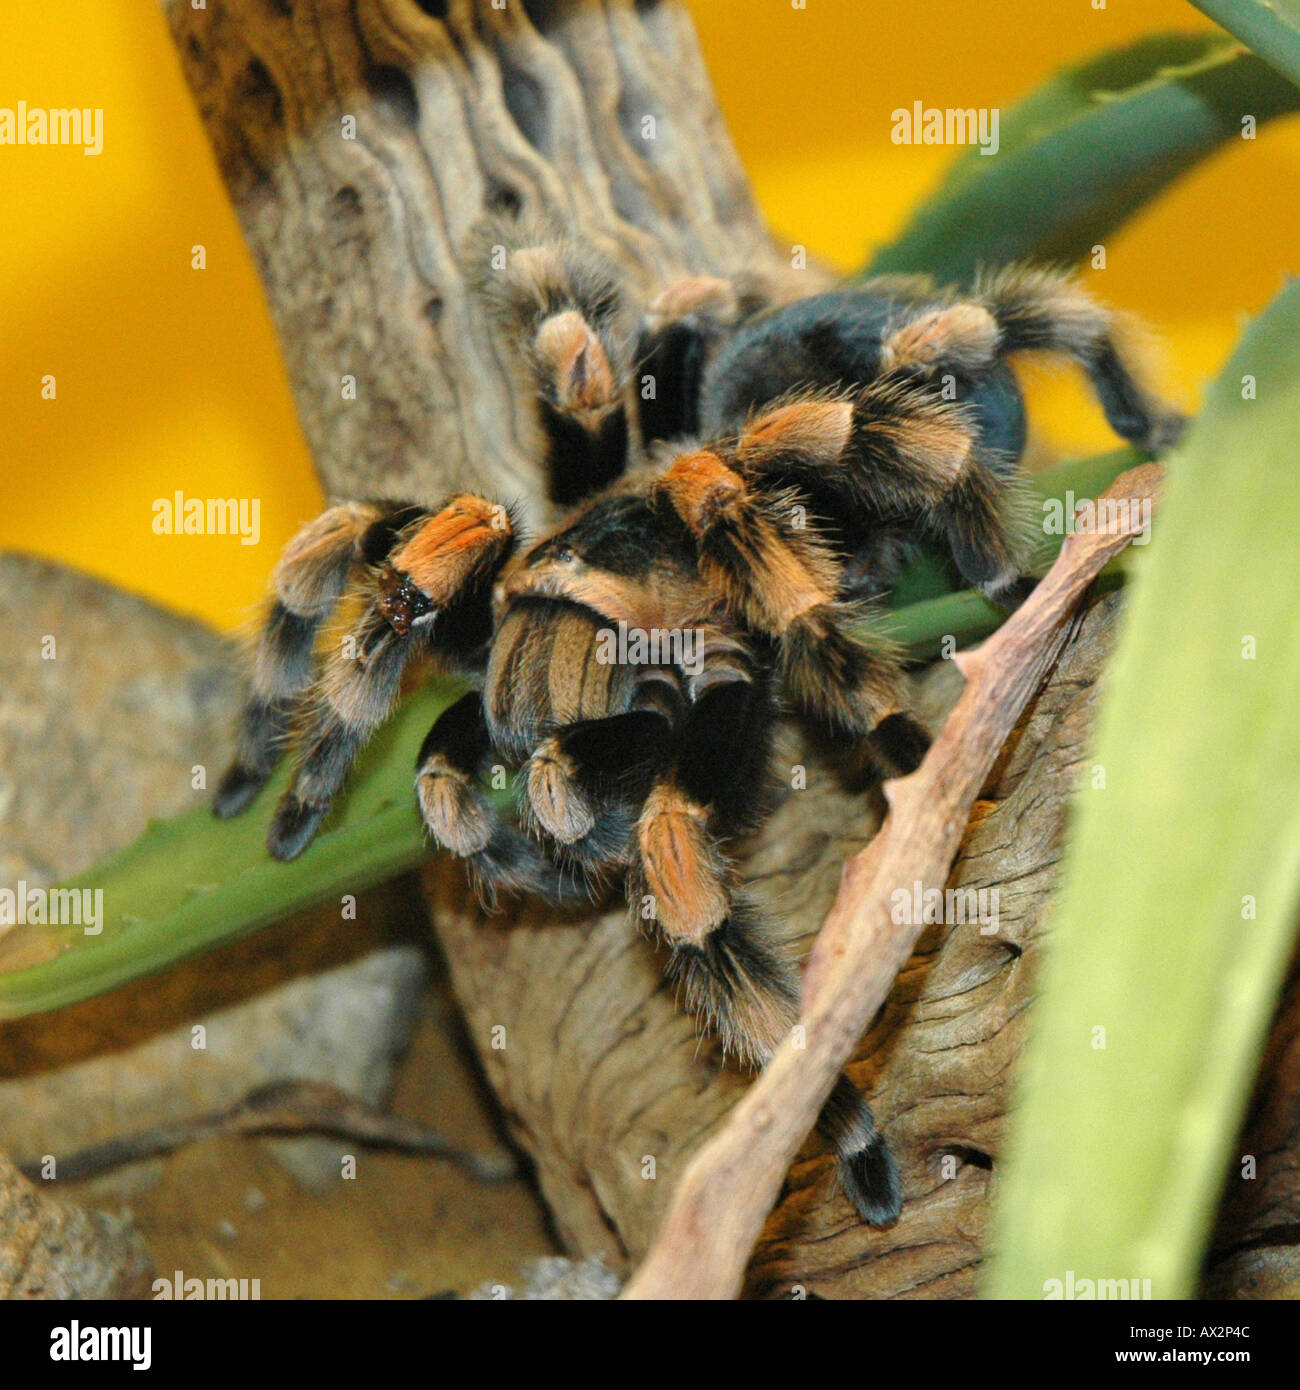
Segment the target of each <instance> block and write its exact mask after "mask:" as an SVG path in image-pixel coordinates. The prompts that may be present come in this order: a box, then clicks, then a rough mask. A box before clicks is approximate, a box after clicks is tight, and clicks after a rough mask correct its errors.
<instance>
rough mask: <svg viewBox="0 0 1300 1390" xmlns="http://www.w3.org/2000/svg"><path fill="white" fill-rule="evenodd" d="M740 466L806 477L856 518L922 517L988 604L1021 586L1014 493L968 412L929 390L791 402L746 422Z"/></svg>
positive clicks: (885, 387) (890, 388)
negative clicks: (828, 491)
mask: <svg viewBox="0 0 1300 1390" xmlns="http://www.w3.org/2000/svg"><path fill="white" fill-rule="evenodd" d="M735 461H736V463H737V464H738V465H739V466H740V467H741V469H742V470H743V471H745V472H747V473H749V474H750V475H751V476H753V477H755V478H756V479H761V478H762V477H763V476H764V475H765V474H768V473H771V472H773V471H776V472H779V473H780V475H782V476H784V477H789V478H793V479H794V480H795V481H796V482H797V481H798V480H799V478H800V476H801V475H803V476H806V477H808V479H809V481H810V482H814V481H815V482H816V483H817V484H818V485H819V486H820V487H830V488H831V489H833V490H834V491H835V492H836V493H837V494H838V495H839V497H840V498H841V500H842V502H843V505H844V506H845V507H846V508H847V509H849V510H850V511H851V512H854V513H859V514H861V513H865V514H869V515H875V516H881V515H883V516H891V515H892V516H897V515H914V516H919V517H920V518H921V519H922V521H923V522H924V523H925V524H926V525H928V526H929V527H931V528H933V529H934V530H936V531H937V532H938V534H939V535H941V536H942V537H943V538H944V539H945V540H946V541H947V543H948V545H949V547H950V548H951V550H952V553H953V558H954V560H955V561H956V562H957V567H958V569H960V570H961V572H962V574H963V575H964V576H965V577H966V579H967V580H969V581H970V583H972V584H975V585H977V586H978V587H979V588H980V589H982V590H983V591H984V593H985V594H987V595H988V596H989V597H990V598H993V599H995V600H999V601H1001V600H1003V599H1004V598H1005V597H1006V596H1008V595H1009V594H1011V593H1013V592H1014V591H1015V588H1016V586H1017V585H1018V583H1019V582H1020V580H1021V577H1022V572H1023V569H1022V564H1023V562H1022V556H1021V551H1022V549H1023V542H1022V539H1021V533H1022V531H1023V530H1024V526H1023V524H1022V522H1021V521H1020V520H1019V518H1018V515H1017V513H1018V511H1019V504H1018V496H1019V493H1018V491H1017V488H1016V486H1015V484H1013V483H1008V482H1005V481H1001V480H999V478H998V477H997V475H996V474H995V473H994V471H993V469H992V468H991V467H990V466H989V463H988V461H987V460H986V459H985V458H984V457H983V456H982V455H981V452H980V446H979V438H978V432H977V428H976V423H975V419H974V417H973V415H972V414H971V412H970V411H969V410H968V409H966V408H965V407H963V406H960V405H955V404H953V403H951V402H949V401H945V400H944V399H943V398H942V397H941V396H939V395H938V394H937V393H936V392H935V391H934V390H933V389H931V388H929V387H926V386H924V385H919V384H915V383H907V382H903V381H897V380H896V381H883V382H873V383H871V384H870V385H868V386H866V387H863V388H862V389H861V390H859V391H856V392H854V393H852V394H850V395H844V396H839V397H825V396H821V397H817V396H813V397H808V398H806V399H804V400H796V401H790V402H787V403H786V404H784V405H780V406H777V407H776V408H775V409H773V410H770V411H765V412H764V413H763V414H762V415H759V416H757V417H756V418H755V419H754V420H752V421H751V422H750V424H749V425H748V426H747V427H746V429H745V430H744V431H743V432H742V433H741V435H740V438H739V440H738V441H737V444H736V449H735ZM784 510H785V511H787V512H788V511H790V510H791V509H790V507H789V506H787V507H785V508H784Z"/></svg>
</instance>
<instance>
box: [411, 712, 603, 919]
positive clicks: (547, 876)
mask: <svg viewBox="0 0 1300 1390" xmlns="http://www.w3.org/2000/svg"><path fill="white" fill-rule="evenodd" d="M491 751H492V740H491V737H490V736H489V733H488V727H487V720H486V718H485V717H484V713H483V696H482V693H481V692H480V691H477V690H472V691H470V693H469V694H468V695H464V696H462V697H461V698H460V699H459V700H457V701H456V703H455V704H453V705H450V706H448V708H447V709H445V710H443V712H442V713H441V714H440V715H439V716H438V718H437V719H436V720H435V721H434V724H433V727H432V728H431V729H430V730H429V732H428V734H427V735H426V737H425V740H424V743H423V744H422V745H421V748H420V755H419V758H418V759H417V761H416V772H415V794H416V798H417V800H418V801H419V804H420V815H421V816H422V818H423V820H424V823H425V825H426V826H427V827H428V828H429V832H430V834H432V836H433V838H434V839H435V840H437V842H438V843H439V844H440V845H442V846H443V848H444V849H447V850H450V852H451V853H452V854H454V855H456V856H457V858H459V859H463V860H464V861H465V866H466V870H467V872H468V874H469V877H470V882H471V883H472V884H473V886H474V889H475V891H476V892H477V893H478V895H479V898H480V900H481V901H482V902H484V903H485V904H486V905H489V906H490V905H492V904H494V903H495V902H496V898H497V893H498V892H499V891H500V890H501V889H505V890H507V891H510V892H516V893H533V894H536V895H538V896H539V897H542V898H545V899H547V900H548V901H550V902H563V901H567V900H569V899H572V898H575V897H580V896H581V893H580V892H579V891H578V889H577V887H576V885H575V884H574V883H572V881H571V880H570V881H568V882H566V880H565V876H564V875H563V873H562V872H561V870H560V868H559V866H558V865H556V864H555V863H553V862H552V861H551V860H550V859H549V858H548V857H547V856H546V854H545V853H544V851H543V849H542V847H541V846H540V845H539V844H537V843H536V842H535V841H533V840H530V839H528V837H527V836H525V835H523V834H521V833H520V832H519V831H518V830H517V829H515V827H514V826H512V825H510V824H509V823H508V822H506V821H505V820H503V819H502V817H501V816H500V815H499V814H498V813H497V812H496V810H495V809H494V808H493V807H492V806H491V805H490V804H489V802H488V800H487V797H486V796H484V794H483V790H482V787H481V786H480V784H479V770H480V768H481V766H482V764H483V762H484V761H485V760H486V759H487V758H488V756H489V755H490V754H491Z"/></svg>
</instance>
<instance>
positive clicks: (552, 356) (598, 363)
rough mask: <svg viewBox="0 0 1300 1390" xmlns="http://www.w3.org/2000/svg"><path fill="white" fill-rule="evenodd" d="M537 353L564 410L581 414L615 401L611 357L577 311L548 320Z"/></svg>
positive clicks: (536, 342) (540, 332)
mask: <svg viewBox="0 0 1300 1390" xmlns="http://www.w3.org/2000/svg"><path fill="white" fill-rule="evenodd" d="M533 352H534V354H535V355H536V356H537V358H538V360H539V362H540V363H541V364H542V366H543V367H544V368H545V370H546V374H547V375H548V376H549V377H550V378H551V380H552V381H553V382H554V384H555V393H556V396H557V398H558V400H559V403H560V405H561V407H562V408H563V409H565V410H570V411H573V412H574V413H577V414H581V413H582V412H583V411H589V410H599V409H600V408H601V407H602V406H608V405H610V404H612V403H613V401H614V400H615V394H616V389H615V385H614V371H613V368H612V367H611V366H610V364H609V357H608V355H607V354H606V352H605V349H604V347H603V346H602V345H601V341H600V339H599V338H598V337H597V336H596V334H595V332H594V331H593V330H592V327H591V325H590V324H589V323H588V322H587V320H586V319H584V318H583V316H582V315H581V314H580V313H579V312H578V311H577V310H576V309H565V310H563V311H562V312H560V313H558V314H552V315H551V317H550V318H548V319H546V320H545V321H544V322H543V324H542V326H541V327H540V328H539V329H538V330H537V336H536V338H534V340H533Z"/></svg>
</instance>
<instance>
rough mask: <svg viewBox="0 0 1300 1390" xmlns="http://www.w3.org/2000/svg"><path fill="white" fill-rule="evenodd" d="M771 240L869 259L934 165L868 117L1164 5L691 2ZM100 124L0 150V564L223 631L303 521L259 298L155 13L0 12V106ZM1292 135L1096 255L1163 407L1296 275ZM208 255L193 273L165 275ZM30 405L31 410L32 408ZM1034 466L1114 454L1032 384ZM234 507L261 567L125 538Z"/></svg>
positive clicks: (1156, 212) (957, 99)
mask: <svg viewBox="0 0 1300 1390" xmlns="http://www.w3.org/2000/svg"><path fill="white" fill-rule="evenodd" d="M691 9H692V11H693V12H694V15H695V18H696V23H697V25H698V27H699V32H700V39H701V43H702V46H703V49H704V53H705V56H706V58H707V60H708V64H709V67H710V69H711V71H712V74H713V79H714V83H715V86H716V88H717V92H718V95H719V98H720V100H721V104H722V108H723V111H724V113H725V114H726V117H727V119H728V122H729V124H730V127H731V132H732V135H733V137H734V139H735V142H736V145H737V147H738V149H739V152H740V155H741V158H742V160H743V161H744V163H745V165H746V167H747V168H748V170H749V173H750V177H751V179H752V180H753V184H754V188H755V190H756V192H757V195H758V198H759V200H760V202H761V204H762V206H763V208H764V209H765V211H766V213H767V216H768V218H769V221H770V222H771V224H772V226H773V227H774V228H775V229H776V230H777V231H778V232H779V233H780V234H781V235H782V237H785V238H788V239H789V240H790V241H791V242H801V243H803V244H804V245H806V246H807V247H808V248H809V250H810V252H812V253H813V254H815V255H819V256H821V257H823V258H825V259H826V260H828V261H830V262H832V263H833V264H835V265H837V266H839V267H841V268H843V269H846V270H848V269H853V268H856V267H858V266H860V265H861V264H862V263H863V262H864V261H865V260H866V259H867V257H868V255H869V253H870V250H871V248H872V247H873V246H876V245H878V244H880V243H882V242H884V241H887V240H889V239H890V238H891V237H892V236H894V235H895V234H896V233H897V231H898V230H899V228H900V227H901V226H902V224H903V223H904V221H905V220H906V218H907V214H908V212H909V210H910V209H911V208H912V207H913V206H914V205H915V204H916V202H917V201H918V200H919V199H920V198H921V197H923V196H924V195H925V193H926V192H927V191H928V190H929V189H930V188H932V187H933V186H934V185H935V183H936V182H937V181H938V180H939V178H940V177H941V176H942V173H943V171H944V169H945V167H946V165H947V164H948V162H949V160H950V159H951V158H952V155H953V151H952V150H950V149H944V148H942V147H900V146H895V145H893V144H892V143H891V142H890V138H889V136H890V120H889V113H890V112H891V111H892V110H893V109H895V108H896V107H900V106H907V107H910V106H911V104H912V103H913V102H914V101H915V100H918V99H919V100H922V101H923V102H925V103H926V104H927V105H933V106H940V107H945V106H962V107H967V106H976V107H1002V108H1005V107H1007V106H1010V105H1011V104H1012V103H1013V102H1015V101H1016V100H1017V99H1018V98H1019V97H1020V96H1022V95H1023V94H1025V93H1026V92H1027V91H1029V90H1030V89H1032V88H1033V87H1034V86H1036V85H1037V84H1038V83H1040V82H1041V81H1042V80H1044V79H1045V78H1046V77H1048V76H1049V75H1050V74H1052V73H1053V72H1054V71H1055V70H1056V69H1057V68H1059V67H1061V66H1062V65H1063V64H1065V63H1069V62H1074V61H1077V60H1078V59H1080V58H1082V57H1085V56H1087V55H1089V54H1093V53H1097V52H1100V51H1102V50H1105V49H1107V48H1111V47H1114V46H1116V45H1119V44H1122V43H1125V42H1127V41H1130V40H1132V39H1134V38H1137V37H1139V36H1141V35H1144V34H1150V33H1158V32H1162V31H1169V30H1182V31H1189V30H1201V29H1205V28H1208V27H1210V26H1209V25H1208V21H1206V20H1205V19H1204V18H1203V17H1202V16H1201V15H1200V14H1199V13H1198V12H1197V11H1195V10H1194V9H1192V8H1191V6H1190V5H1187V4H1184V3H1181V0H1109V3H1107V4H1106V6H1105V8H1102V9H1094V8H1093V5H1092V0H1070V3H1059V2H1058V3H1053V4H1044V3H1043V0H963V2H962V3H955V2H954V0H911V3H909V4H906V5H887V4H884V3H868V0H807V8H806V9H803V10H796V9H795V8H794V7H793V6H792V4H791V3H790V0H691ZM20 100H22V101H26V102H28V103H29V105H31V106H40V107H63V106H78V107H102V108H103V109H104V112H105V115H104V150H103V153H102V154H101V155H99V156H98V157H93V158H92V157H87V156H86V155H84V154H83V153H82V151H81V150H79V149H69V148H47V149H43V150H37V149H33V148H20V147H13V146H4V147H0V208H2V209H3V222H2V223H0V322H2V323H3V333H2V335H0V421H2V422H3V423H2V425H0V429H3V441H2V443H0V451H2V452H0V460H2V462H0V467H2V469H3V475H4V484H5V486H4V493H3V502H2V503H0V548H10V549H20V550H25V551H29V552H35V553H38V554H42V555H46V556H51V557H54V558H57V559H61V560H64V561H67V562H69V563H71V564H74V565H76V566H78V567H80V568H81V569H84V570H88V571H90V572H92V573H94V574H97V575H101V576H103V577H104V578H106V579H110V580H112V581H114V582H116V583H118V584H121V585H123V586H124V587H126V588H129V589H132V590H134V591H136V592H139V593H142V594H146V595H148V596H149V597H151V598H153V599H155V600H157V601H159V602H161V603H164V604H166V605H168V606H170V607H172V608H175V609H177V610H179V611H182V612H185V613H189V614H194V615H197V616H200V617H202V618H205V619H207V620H209V621H210V622H212V623H214V624H216V625H218V626H219V627H223V628H231V627H234V626H236V625H238V624H239V623H240V622H241V621H242V620H243V619H244V618H245V617H246V615H247V613H248V611H249V608H250V607H251V606H252V605H253V604H255V603H256V602H257V600H258V598H259V596H260V594H261V592H262V589H263V586H264V584H265V581H266V578H267V575H268V573H269V571H270V569H271V566H272V565H273V563H274V561H275V557H276V554H277V552H278V550H279V547H280V546H281V545H282V544H283V543H284V541H285V540H287V539H288V537H289V536H290V535H291V534H292V532H293V530H294V529H295V528H296V527H297V526H298V525H299V524H300V523H301V522H302V521H304V520H306V519H307V518H308V517H310V516H311V515H313V514H314V513H315V512H316V511H317V510H319V508H320V505H321V502H322V498H321V494H320V489H319V487H318V486H317V484H316V481H315V478H314V476H313V474H312V471H311V464H310V460H309V458H308V456H307V452H306V449H305V446H304V444H303V441H302V438H301V436H300V434H299V431H298V428H297V424H296V421H295V418H294V414H293V407H292V402H291V400H290V397H289V392H288V387H287V383H286V380H285V376H284V371H283V368H282V366H281V365H280V362H279V358H278V353H277V348H276V344H275V339H274V335H273V330H272V327H271V323H270V319H269V317H268V314H267V311H266V307H265V304H264V302H263V299H262V296H261V291H260V287H259V285H258V282H257V278H256V275H255V273H254V271H253V268H252V265H251V262H250V260H249V258H248V255H247V252H246V251H245V249H244V246H243V243H242V241H241V239H240V235H239V230H238V227H237V224H236V222H235V219H234V216H233V214H232V212H231V211H230V209H229V207H228V205H227V203H226V200H225V195H224V191H223V189H222V186H221V183H220V179H219V176H218V174H217V171H216V168H215V166H214V164H213V160H212V156H211V153H210V151H209V149H208V145H207V142H206V139H205V137H204V134H203V131H202V128H201V126H200V124H199V121H198V118H197V115H196V114H195V112H194V110H193V107H192V105H191V102H190V98H189V94H188V91H187V89H186V87H185V84H184V82H183V79H182V78H181V75H180V71H179V68H178V67H177V65H176V61H175V58H174V56H173V53H172V49H171V44H170V40H169V38H168V35H167V32H166V28H165V26H164V23H163V20H162V17H161V14H160V12H159V11H158V9H157V7H156V4H155V3H154V0H43V2H42V3H41V4H39V5H34V4H33V5H25V6H22V7H21V8H20V7H18V6H16V5H14V4H13V2H12V0H8V3H6V5H5V10H4V14H3V17H0V106H8V107H14V106H16V105H17V103H18V101H20ZM1297 190H1300V120H1298V119H1297V118H1295V117H1292V118H1289V119H1287V120H1284V121H1280V122H1277V123H1275V124H1274V125H1272V126H1269V127H1265V128H1264V130H1263V131H1262V132H1261V133H1260V135H1259V138H1258V139H1257V140H1255V141H1253V142H1246V141H1240V142H1234V143H1233V145H1232V146H1231V147H1230V148H1227V149H1225V150H1224V151H1223V152H1221V153H1220V154H1218V155H1217V156H1215V157H1214V158H1213V159H1211V160H1209V161H1207V162H1206V163H1205V164H1204V165H1202V166H1201V167H1200V168H1198V169H1197V170H1196V171H1195V172H1193V173H1192V174H1191V175H1190V176H1188V177H1186V178H1185V179H1183V180H1182V181H1181V182H1180V183H1179V184H1178V185H1176V186H1175V187H1174V188H1173V189H1172V190H1171V191H1170V192H1168V193H1167V194H1166V195H1165V196H1163V197H1162V198H1161V199H1159V200H1158V201H1157V202H1156V203H1154V204H1153V205H1152V206H1151V207H1150V208H1149V209H1147V210H1146V211H1145V212H1144V213H1143V214H1142V215H1141V216H1139V217H1138V218H1136V219H1135V220H1134V221H1133V222H1132V223H1130V224H1129V225H1128V226H1127V227H1126V228H1125V229H1124V230H1123V231H1122V232H1121V233H1120V234H1119V235H1117V236H1115V237H1112V238H1111V239H1110V240H1109V242H1108V245H1107V256H1108V262H1107V268H1106V270H1105V272H1104V280H1103V282H1102V285H1101V292H1102V293H1104V295H1105V297H1106V298H1107V299H1108V300H1109V301H1110V302H1112V303H1114V304H1115V305H1117V306H1121V307H1123V308H1125V309H1128V310H1131V311H1133V312H1135V313H1137V314H1139V315H1141V316H1143V317H1145V318H1146V319H1147V320H1148V321H1149V322H1150V323H1151V324H1152V325H1153V326H1155V327H1156V328H1157V330H1158V332H1159V335H1160V338H1161V340H1162V342H1163V345H1164V346H1163V365H1164V373H1163V377H1162V380H1161V385H1162V386H1163V387H1164V388H1165V389H1166V391H1168V392H1169V393H1170V394H1172V395H1173V396H1174V397H1175V398H1176V399H1178V400H1179V401H1180V402H1181V403H1182V404H1184V405H1186V406H1192V405H1194V404H1195V402H1196V400H1197V398H1198V395H1199V392H1200V389H1201V386H1202V384H1203V383H1204V382H1205V380H1206V379H1207V377H1208V376H1210V375H1211V374H1212V373H1213V372H1214V371H1215V370H1216V369H1217V367H1218V366H1219V365H1220V364H1221V363H1222V361H1223V359H1224V358H1225V356H1226V355H1227V353H1228V351H1229V349H1230V347H1231V345H1232V343H1233V341H1234V340H1235V338H1236V335H1237V333H1238V331H1239V327H1240V324H1241V321H1242V319H1243V318H1244V316H1245V315H1246V314H1247V313H1254V312H1256V311H1257V310H1258V309H1260V308H1261V307H1262V306H1263V305H1264V304H1265V303H1266V302H1267V301H1268V299H1269V298H1270V297H1271V296H1272V295H1273V293H1274V292H1275V291H1276V290H1277V288H1278V287H1279V284H1280V282H1281V277H1282V273H1283V272H1284V271H1286V270H1294V269H1296V261H1297V256H1296V245H1297V241H1296V238H1297V227H1298V226H1300V193H1298V192H1297ZM196 244H202V245H203V246H204V247H205V248H206V257H207V265H206V269H203V270H195V269H193V268H191V248H192V247H193V246H195V245H196ZM47 376H53V378H54V380H55V392H56V395H55V398H54V399H53V400H50V399H45V398H44V395H43V392H42V381H43V379H44V378H46V377H47ZM1031 409H1032V410H1033V411H1034V419H1035V422H1036V426H1037V430H1038V433H1039V435H1040V436H1041V438H1042V439H1043V440H1044V441H1045V443H1046V445H1047V447H1048V448H1049V449H1050V450H1051V451H1053V452H1077V451H1080V450H1089V449H1096V448H1109V447H1111V445H1112V444H1113V442H1114V441H1113V439H1112V437H1111V436H1110V435H1109V433H1108V432H1107V430H1106V428H1105V425H1104V423H1102V421H1101V420H1100V416H1099V415H1098V413H1097V411H1096V408H1095V407H1094V406H1093V405H1092V404H1091V403H1090V402H1089V401H1088V399H1087V397H1086V395H1085V393H1084V392H1083V390H1082V389H1081V387H1080V386H1079V385H1078V384H1077V383H1075V382H1072V381H1067V380H1064V379H1053V380H1052V381H1050V382H1049V381H1047V380H1045V379H1041V380H1040V379H1038V378H1037V376H1035V379H1034V380H1033V381H1032V382H1031ZM177 488H179V489H181V490H182V491H183V492H184V493H185V494H186V495H187V496H189V497H257V498H260V499H261V539H260V543H259V544H258V545H255V546H241V545H239V544H238V543H237V542H235V541H232V540H231V538H229V537H189V538H187V540H186V543H185V544H184V545H183V546H181V545H178V544H177V542H176V539H175V538H174V537H168V536H157V535H154V534H153V531H152V526H151V523H152V518H153V512H152V503H153V500H154V499H155V498H159V497H171V495H172V494H173V492H174V491H175V490H176V489H177Z"/></svg>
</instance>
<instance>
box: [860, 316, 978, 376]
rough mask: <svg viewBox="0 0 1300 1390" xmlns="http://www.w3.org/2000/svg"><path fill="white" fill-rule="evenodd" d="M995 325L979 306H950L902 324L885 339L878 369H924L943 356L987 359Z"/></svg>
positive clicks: (975, 359)
mask: <svg viewBox="0 0 1300 1390" xmlns="http://www.w3.org/2000/svg"><path fill="white" fill-rule="evenodd" d="M998 336H999V333H998V325H997V321H996V320H995V319H994V317H993V315H992V314H990V313H989V311H988V310H987V309H986V308H984V306H983V305H981V304H953V305H950V306H949V307H948V308H946V309H935V310H934V311H933V312H932V313H928V314H922V315H921V316H920V317H919V318H915V319H913V320H912V321H911V322H910V323H905V324H903V325H902V327H901V328H898V329H896V330H895V331H894V332H893V333H891V334H890V335H889V337H888V338H886V339H885V342H884V344H883V345H882V349H881V366H882V367H884V368H885V369H888V368H890V367H909V366H917V367H925V366H929V365H930V364H931V363H933V362H936V361H938V360H939V359H941V358H944V357H953V358H957V359H960V360H962V361H972V360H974V361H978V360H987V359H988V358H990V357H992V355H993V353H994V351H995V349H996V348H997V345H998Z"/></svg>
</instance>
